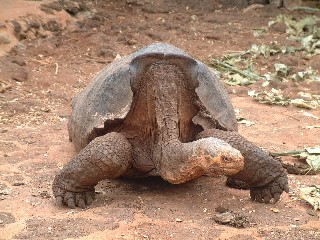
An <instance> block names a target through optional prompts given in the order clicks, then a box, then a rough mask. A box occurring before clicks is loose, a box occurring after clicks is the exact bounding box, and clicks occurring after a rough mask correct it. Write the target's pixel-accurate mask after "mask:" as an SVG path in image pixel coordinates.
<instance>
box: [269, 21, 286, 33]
mask: <svg viewBox="0 0 320 240" xmlns="http://www.w3.org/2000/svg"><path fill="white" fill-rule="evenodd" d="M270 29H271V30H273V31H275V32H279V33H285V32H286V30H287V26H286V24H285V23H283V22H277V23H275V24H273V25H272V26H270Z"/></svg>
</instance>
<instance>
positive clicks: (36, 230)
mask: <svg viewBox="0 0 320 240" xmlns="http://www.w3.org/2000/svg"><path fill="white" fill-rule="evenodd" d="M44 2H49V3H50V2H52V1H40V2H39V1H18V0H15V1H6V0H0V34H4V33H5V34H6V36H3V35H2V38H1V36H0V40H1V39H5V40H4V41H5V42H8V41H9V43H6V44H8V45H10V44H12V45H14V44H16V43H17V42H18V41H17V40H15V39H16V38H18V39H19V40H20V43H19V44H18V45H17V46H16V47H14V48H13V49H12V50H11V51H10V52H9V53H7V54H6V55H4V56H3V57H1V58H0V84H1V85H0V86H1V89H2V93H0V239H237V240H240V239H246V240H249V239H320V230H319V229H320V222H319V212H315V211H313V210H312V208H311V207H310V206H309V205H308V204H306V203H305V202H303V201H301V200H299V199H298V198H297V195H298V193H299V191H298V188H299V187H303V186H308V185H311V184H316V183H318V184H319V176H318V175H316V176H296V175H289V181H290V188H291V190H290V193H289V194H283V195H282V198H281V201H280V202H278V203H276V204H258V203H254V202H251V200H250V199H249V192H248V191H244V190H236V189H231V188H227V187H226V186H225V184H224V183H225V180H226V179H225V177H220V178H209V177H202V178H200V179H198V180H195V181H191V182H188V183H186V184H183V185H170V184H168V183H166V182H164V181H162V180H161V179H157V178H156V179H153V178H151V179H150V178H148V179H140V180H130V181H129V180H114V181H104V182H102V183H101V184H99V186H98V187H97V191H98V192H99V193H100V194H98V197H97V200H96V201H95V202H94V203H93V205H92V206H90V208H88V209H86V210H80V209H75V210H70V209H67V208H59V207H57V206H56V205H55V204H54V199H53V196H52V191H51V184H52V180H53V177H54V175H55V174H56V173H57V172H58V171H59V168H61V166H63V164H65V163H66V162H67V161H68V160H69V159H70V158H72V157H73V156H74V155H75V151H74V149H73V146H72V144H71V143H70V142H69V141H68V133H67V127H66V124H67V118H68V115H69V114H70V103H71V100H72V97H73V96H74V95H75V94H76V93H77V92H79V91H80V90H81V89H83V88H84V87H85V86H86V84H87V83H88V82H89V81H90V80H91V79H92V77H94V76H95V75H96V74H97V72H98V71H99V70H101V69H102V68H103V67H104V66H105V65H106V64H108V63H109V62H111V61H112V60H113V59H114V58H116V57H119V56H124V55H126V54H129V53H131V52H133V51H135V50H137V49H139V48H140V47H142V46H145V45H147V44H150V43H152V42H156V41H163V42H167V43H170V44H173V45H175V46H177V47H179V48H181V49H183V50H184V51H186V52H187V53H189V54H190V55H192V56H193V57H195V58H197V59H200V60H202V61H206V60H207V59H208V56H209V55H210V54H213V55H214V56H217V57H219V56H222V55H223V54H224V53H227V52H230V51H239V50H245V49H247V48H248V47H250V45H251V44H253V43H257V44H261V43H265V44H269V43H271V42H272V41H277V42H278V43H281V44H292V42H291V41H290V40H288V39H287V38H286V34H285V32H284V29H283V28H281V27H279V28H275V29H271V30H270V31H268V32H267V34H266V35H264V36H261V37H257V38H255V37H253V34H252V31H253V30H254V29H257V28H261V27H266V26H267V24H268V21H270V20H271V19H272V18H274V17H275V16H277V15H278V14H280V13H289V12H286V11H285V10H283V9H271V8H269V7H268V6H266V7H264V8H259V9H256V10H252V11H248V12H246V13H243V12H242V11H241V10H238V9H236V8H228V6H222V5H221V4H219V3H218V2H217V1H213V0H211V1H210V0H204V1H201V3H198V2H197V1H191V0H188V1H178V0H177V1H166V0H162V1H161V0H157V1H153V2H152V1H148V0H144V1H143V0H141V1H139V0H128V1H98V0H96V1H86V2H87V3H86V7H84V8H80V9H78V10H79V13H77V15H76V16H71V15H69V14H67V13H66V12H65V11H64V10H62V11H53V14H50V9H52V8H50V7H47V8H44V10H45V11H46V12H43V11H39V8H40V4H42V3H44ZM3 6H5V7H3ZM80 6H81V5H80ZM19 7H23V11H22V10H21V9H20V8H19ZM4 9H6V10H4ZM48 9H49V10H48ZM294 14H297V15H298V14H300V15H301V14H302V13H294ZM13 19H16V20H17V21H18V22H19V23H20V25H22V30H20V31H18V30H17V28H14V27H13V24H12V22H11V20H13ZM35 22H40V23H41V24H40V25H41V26H40V27H39V24H38V25H37V24H36V23H35ZM37 26H38V27H37ZM15 30H16V32H15ZM6 39H7V40H8V41H6ZM6 44H2V45H0V48H1V47H3V48H2V50H3V52H2V53H4V51H7V49H8V48H9V47H5V45H6ZM282 60H283V61H287V62H288V63H287V64H289V65H291V66H292V67H293V68H294V69H302V68H305V67H306V66H313V68H315V69H317V70H320V65H319V60H320V58H319V56H314V57H312V58H309V59H304V58H300V57H299V56H295V57H289V56H288V57H284V59H282ZM275 61H277V59H275V58H269V59H259V60H258V62H257V68H258V69H259V68H262V67H265V66H267V67H268V66H271V65H272V64H273V63H274V62H275ZM260 86H261V83H259V84H258V83H257V84H254V85H250V86H248V87H230V86H226V88H227V90H228V92H229V93H230V97H231V99H232V102H233V105H234V107H235V108H236V109H238V110H239V111H240V113H239V114H238V115H241V116H242V117H244V118H246V119H248V120H250V121H253V122H254V123H255V125H252V126H246V125H242V124H241V125H240V126H239V128H240V129H239V132H240V133H241V134H242V135H244V136H245V137H246V138H248V139H249V140H251V141H252V142H254V143H256V144H258V145H259V146H261V147H264V148H265V149H266V150H268V151H272V152H278V151H285V150H291V149H301V148H303V147H307V146H315V145H317V144H319V136H320V134H319V132H320V131H319V128H312V129H310V128H307V126H316V125H319V124H320V123H319V117H320V112H319V110H302V109H300V108H296V107H293V106H289V107H281V106H270V105H262V104H259V103H257V102H255V101H254V100H252V98H250V97H249V96H247V91H248V90H251V89H259V88H261V87H260ZM282 87H283V86H282ZM299 87H300V88H302V89H303V91H313V92H316V93H317V94H319V85H309V84H304V85H301V86H299ZM284 88H285V89H286V91H287V92H289V93H290V94H294V91H295V90H296V89H295V87H294V86H291V85H290V84H288V85H287V86H285V87H284ZM283 160H284V161H286V162H291V163H292V162H295V161H296V160H294V159H292V158H290V157H287V158H283ZM220 206H222V207H224V208H227V209H229V210H230V211H233V212H234V213H236V214H238V215H239V216H240V220H241V219H245V220H246V222H247V225H246V226H245V228H235V227H231V226H227V225H220V224H218V223H216V222H215V221H214V216H215V214H216V210H215V209H216V208H217V207H220Z"/></svg>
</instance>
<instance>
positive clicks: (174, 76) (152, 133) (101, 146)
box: [52, 43, 288, 208]
mask: <svg viewBox="0 0 320 240" xmlns="http://www.w3.org/2000/svg"><path fill="white" fill-rule="evenodd" d="M237 130H238V127H237V121H236V116H235V113H234V110H233V107H232V104H231V102H230V99H229V98H228V95H227V92H226V90H225V88H224V86H223V84H222V83H221V82H220V81H219V80H218V78H217V76H216V75H215V73H214V72H213V70H211V69H210V68H208V67H207V66H206V65H205V64H203V63H202V62H200V61H198V60H195V59H193V58H192V57H191V56H189V55H188V54H186V53H185V52H183V51H182V50H180V49H179V48H176V47H174V46H171V45H169V44H166V43H154V44H151V45H149V46H146V47H144V48H142V49H140V50H138V51H136V52H134V53H133V54H131V55H129V56H127V57H124V58H122V59H120V60H117V61H114V62H112V63H111V64H109V65H107V66H106V67H105V68H104V69H103V70H102V71H101V72H100V73H99V74H98V75H97V76H96V77H95V78H94V79H93V81H92V82H91V83H90V84H89V85H88V86H87V87H86V88H85V89H84V90H83V91H82V92H80V93H79V94H78V95H76V96H75V97H74V99H73V102H72V112H71V116H70V118H69V121H68V131H69V138H70V140H71V141H72V142H73V144H74V146H75V149H76V151H77V152H79V153H78V154H77V155H76V156H75V157H74V158H73V159H72V160H71V161H69V162H68V163H67V164H66V165H65V166H64V167H63V169H62V170H61V171H60V172H59V173H58V174H57V175H56V176H55V179H54V181H53V185H52V190H53V194H54V196H55V198H56V203H57V204H58V205H60V206H61V205H67V206H68V207H70V208H75V207H77V206H78V207H81V208H85V207H86V206H87V205H90V204H91V203H92V202H93V200H94V198H95V189H94V187H95V185H96V184H97V183H98V182H99V181H101V180H104V179H114V178H117V177H147V176H161V177H162V178H163V179H164V180H166V181H168V182H169V183H173V184H179V183H184V182H186V181H189V180H191V179H195V178H197V177H200V176H202V175H209V176H219V175H225V176H228V177H230V178H231V179H234V180H238V181H240V182H244V183H245V184H247V185H248V186H249V188H250V195H251V198H252V200H255V201H257V202H264V203H268V202H270V201H271V202H277V201H278V200H279V199H280V195H281V194H282V192H283V191H286V192H288V180H287V175H286V173H285V170H284V169H283V167H282V165H281V164H280V162H279V161H277V160H275V159H273V158H272V157H271V156H269V155H268V154H267V153H266V152H264V151H262V150H261V149H260V148H259V147H258V146H256V145H255V144H253V143H251V142H249V141H248V140H246V139H245V138H243V137H242V136H241V135H239V134H238V133H237Z"/></svg>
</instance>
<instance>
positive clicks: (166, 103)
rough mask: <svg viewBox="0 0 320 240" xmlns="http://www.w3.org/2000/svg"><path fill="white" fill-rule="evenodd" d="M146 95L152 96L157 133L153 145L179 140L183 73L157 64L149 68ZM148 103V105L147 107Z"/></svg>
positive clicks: (168, 66)
mask: <svg viewBox="0 0 320 240" xmlns="http://www.w3.org/2000/svg"><path fill="white" fill-rule="evenodd" d="M146 76H147V82H148V83H147V84H150V83H151V82H152V83H151V86H150V88H149V89H148V90H149V91H148V95H149V94H151V95H153V96H154V103H153V104H152V105H153V106H148V108H150V107H153V108H154V113H155V118H156V125H157V132H156V136H155V144H156V145H162V144H164V143H167V142H170V141H172V140H178V139H179V125H178V124H179V115H180V114H179V110H180V109H179V106H181V95H180V89H181V87H183V86H182V81H183V77H184V76H183V73H182V72H181V71H180V69H178V67H176V66H174V65H170V64H168V63H165V62H157V63H154V64H152V65H151V66H149V68H148V70H147V72H146ZM149 103H150V102H149V101H148V103H147V104H148V105H149Z"/></svg>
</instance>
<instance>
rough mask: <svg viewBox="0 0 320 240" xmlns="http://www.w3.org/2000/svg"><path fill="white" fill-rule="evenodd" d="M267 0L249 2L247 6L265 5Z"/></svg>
mask: <svg viewBox="0 0 320 240" xmlns="http://www.w3.org/2000/svg"><path fill="white" fill-rule="evenodd" d="M267 3H268V0H249V4H263V5H266V4H267Z"/></svg>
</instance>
